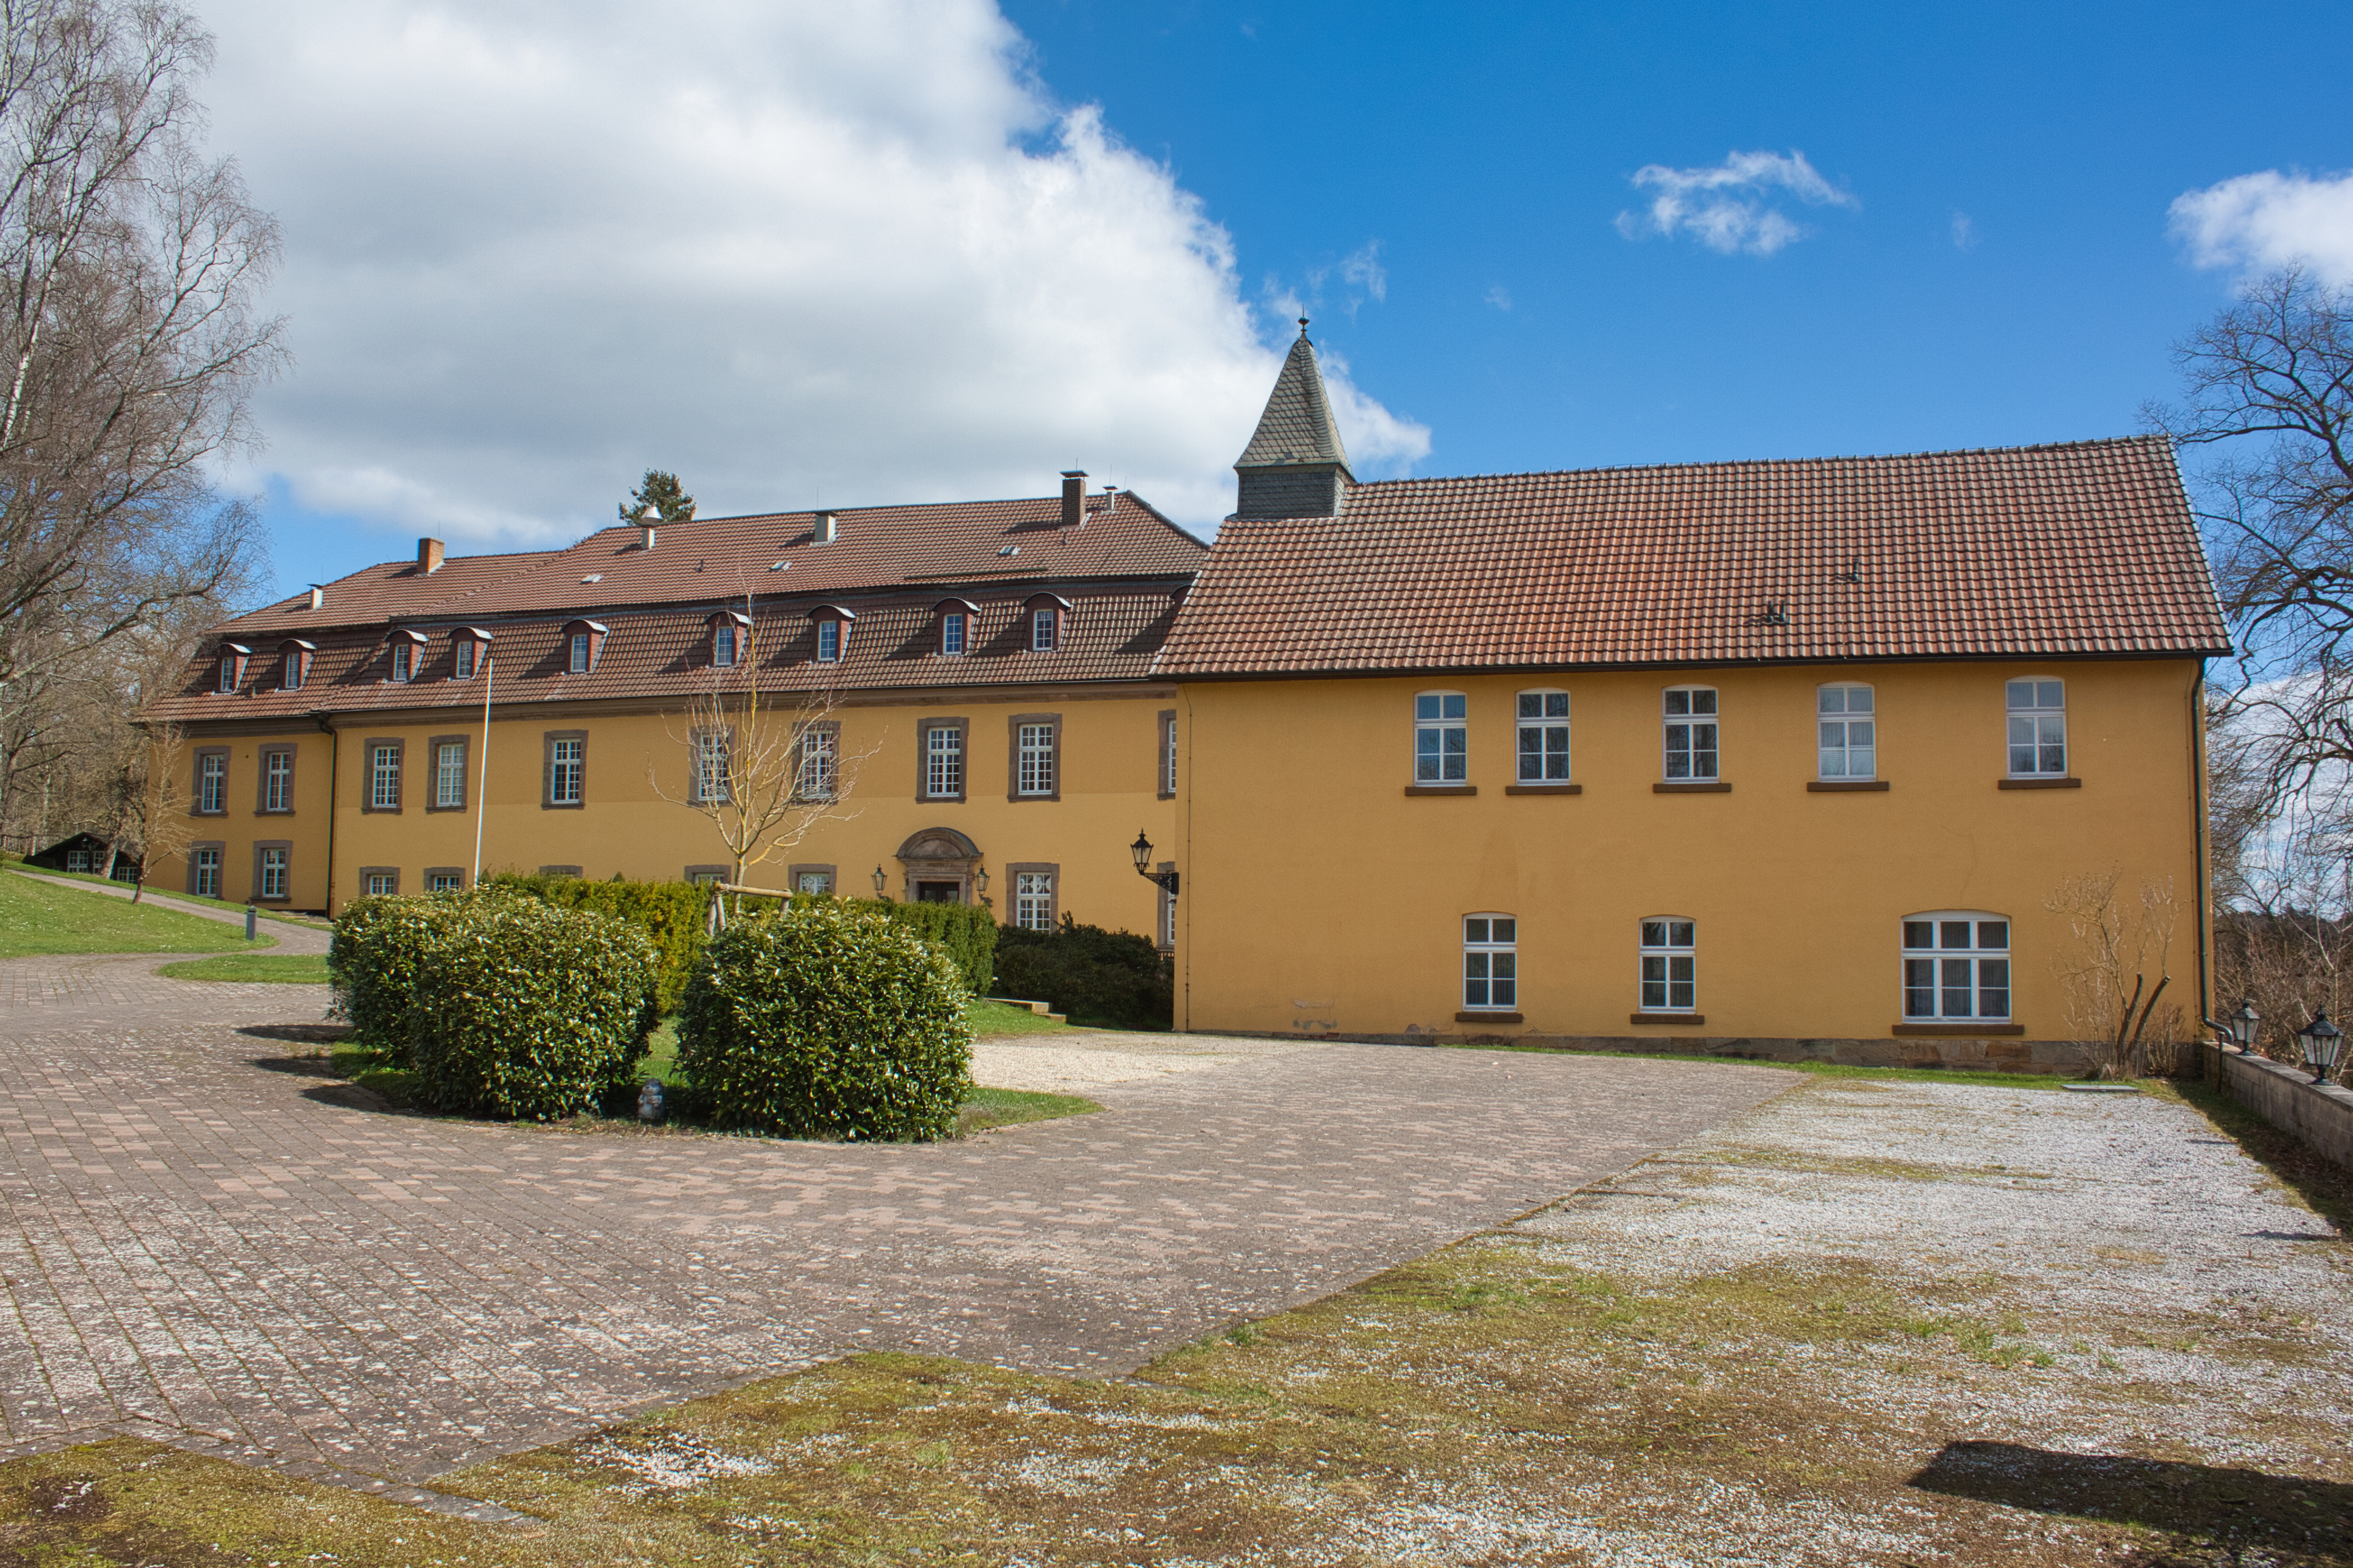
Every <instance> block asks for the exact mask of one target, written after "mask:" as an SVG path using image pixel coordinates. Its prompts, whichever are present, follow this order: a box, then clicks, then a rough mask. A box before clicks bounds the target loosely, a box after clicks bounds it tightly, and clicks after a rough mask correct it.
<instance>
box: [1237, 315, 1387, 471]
mask: <svg viewBox="0 0 2353 1568" xmlns="http://www.w3.org/2000/svg"><path fill="white" fill-rule="evenodd" d="M1315 361H1316V363H1318V364H1319V365H1321V366H1323V368H1324V393H1325V394H1326V395H1328V396H1329V397H1330V398H1331V399H1332V417H1333V418H1335V419H1336V420H1338V421H1339V422H1340V444H1341V445H1342V446H1344V447H1347V448H1348V466H1349V469H1350V471H1351V472H1353V473H1354V474H1355V475H1356V477H1357V478H1358V479H1369V478H1372V477H1373V476H1374V475H1377V474H1384V473H1402V472H1404V471H1405V470H1406V469H1407V468H1410V467H1411V466H1412V465H1413V464H1415V463H1418V462H1419V461H1420V460H1421V459H1422V458H1427V457H1429V456H1430V426H1427V425H1424V424H1421V423H1420V422H1419V421H1418V420H1413V419H1409V418H1406V417H1405V416H1403V415H1398V414H1392V413H1390V412H1389V411H1388V409H1387V408H1384V407H1382V406H1381V405H1379V404H1378V403H1377V402H1375V401H1374V400H1373V399H1371V398H1369V397H1367V396H1366V395H1364V394H1363V393H1361V392H1359V391H1357V390H1356V382H1355V380H1354V379H1353V378H1352V377H1351V376H1350V375H1349V374H1348V362H1347V361H1346V360H1345V359H1343V358H1342V357H1341V356H1340V352H1339V351H1338V350H1337V349H1331V348H1319V349H1318V350H1317V351H1316V355H1315ZM1228 460H1229V461H1230V460H1231V459H1228Z"/></svg>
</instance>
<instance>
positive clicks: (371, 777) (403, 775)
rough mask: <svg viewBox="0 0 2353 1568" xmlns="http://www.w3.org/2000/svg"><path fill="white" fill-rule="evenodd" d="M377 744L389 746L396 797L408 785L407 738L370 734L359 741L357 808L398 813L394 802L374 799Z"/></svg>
mask: <svg viewBox="0 0 2353 1568" xmlns="http://www.w3.org/2000/svg"><path fill="white" fill-rule="evenodd" d="M379 746H390V747H391V748H392V776H393V785H394V792H395V798H396V800H397V798H398V796H399V795H401V794H405V793H406V790H407V788H408V773H407V765H408V756H407V747H408V742H406V741H404V740H402V739H401V738H400V737H399V736H397V735H370V736H369V737H368V738H367V739H366V740H364V741H362V742H360V811H361V813H362V814H363V815H364V816H399V815H400V807H399V805H376V803H375V753H376V748H378V747H379ZM375 869H377V870H379V871H381V870H385V869H387V868H385V867H382V866H379V867H376V868H375ZM393 869H396V868H393ZM361 886H362V887H365V886H366V884H365V883H364V882H363V883H362V884H361Z"/></svg>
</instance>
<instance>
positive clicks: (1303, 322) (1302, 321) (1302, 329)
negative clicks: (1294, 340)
mask: <svg viewBox="0 0 2353 1568" xmlns="http://www.w3.org/2000/svg"><path fill="white" fill-rule="evenodd" d="M1299 335H1300V336H1301V337H1305V336H1306V335H1307V318H1306V317H1304V316H1302V317H1300V318H1299Z"/></svg>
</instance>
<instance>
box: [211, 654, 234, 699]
mask: <svg viewBox="0 0 2353 1568" xmlns="http://www.w3.org/2000/svg"><path fill="white" fill-rule="evenodd" d="M213 689H215V690H216V691H220V692H223V693H227V692H233V691H235V690H236V689H237V655H235V654H233V653H225V654H223V655H221V657H220V675H219V678H218V679H217V680H216V682H215V685H214V688H213Z"/></svg>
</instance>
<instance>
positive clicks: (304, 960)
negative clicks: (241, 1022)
mask: <svg viewBox="0 0 2353 1568" xmlns="http://www.w3.org/2000/svg"><path fill="white" fill-rule="evenodd" d="M156 973H159V974H168V975H170V976H171V977H172V978H173V979H174V980H234V981H247V982H251V981H267V982H270V983H272V984H281V985H324V984H326V983H327V955H326V954H325V953H322V952H225V953H223V954H221V955H220V956H219V957H218V958H192V959H188V960H186V961H185V962H184V963H167V964H165V965H164V967H163V968H162V969H160V970H158V971H156Z"/></svg>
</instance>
